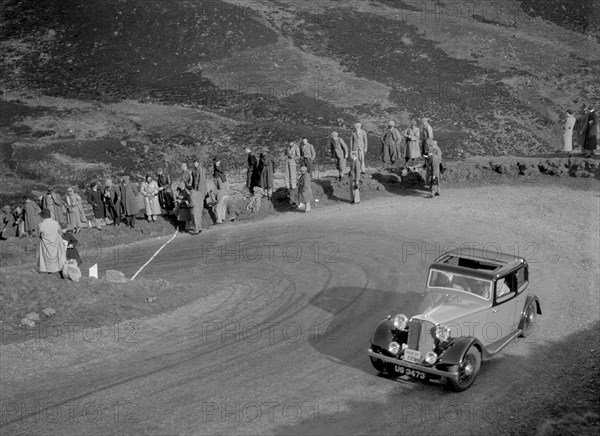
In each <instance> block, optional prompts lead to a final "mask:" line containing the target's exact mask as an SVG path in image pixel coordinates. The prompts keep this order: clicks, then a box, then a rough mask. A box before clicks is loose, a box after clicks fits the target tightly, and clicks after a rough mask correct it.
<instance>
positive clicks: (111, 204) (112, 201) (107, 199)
mask: <svg viewBox="0 0 600 436" xmlns="http://www.w3.org/2000/svg"><path fill="white" fill-rule="evenodd" d="M103 200H104V211H105V215H106V218H107V220H106V224H111V223H112V225H113V227H117V226H118V225H119V214H118V213H117V207H116V204H117V203H118V202H119V194H118V191H117V189H116V188H115V186H114V185H113V182H112V179H108V180H106V186H105V187H104V192H103Z"/></svg>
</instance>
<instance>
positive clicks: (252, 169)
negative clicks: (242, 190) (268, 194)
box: [246, 148, 260, 194]
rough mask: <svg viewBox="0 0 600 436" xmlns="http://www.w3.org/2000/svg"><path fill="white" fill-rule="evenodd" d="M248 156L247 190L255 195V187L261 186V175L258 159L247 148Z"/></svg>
mask: <svg viewBox="0 0 600 436" xmlns="http://www.w3.org/2000/svg"><path fill="white" fill-rule="evenodd" d="M246 154H248V169H247V170H246V188H248V189H249V190H250V193H251V194H254V187H255V186H258V185H259V184H260V173H259V172H258V159H257V158H256V155H255V154H254V153H253V152H252V150H251V149H250V148H246Z"/></svg>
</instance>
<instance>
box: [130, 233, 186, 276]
mask: <svg viewBox="0 0 600 436" xmlns="http://www.w3.org/2000/svg"><path fill="white" fill-rule="evenodd" d="M176 236H177V230H175V233H173V236H172V237H171V239H169V240H168V241H167V242H165V243H164V244H162V246H161V247H160V248H159V249H158V250H156V253H154V254H153V255H152V257H151V258H150V259H148V262H146V263H145V264H143V265H142V267H141V268H140V269H138V271H137V272H136V273H135V274H134V275H133V277H132V278H131V280H133V279H135V278H136V277H137V275H138V274H139V273H141V272H142V270H143V269H144V268H146V266H147V265H148V264H149V263H150V262H152V259H154V258H155V257H156V255H157V254H158V253H160V251H161V250H162V249H163V248H165V247H166V246H167V244H168V243H169V242H171V241H172V240H173V239H175V237H176Z"/></svg>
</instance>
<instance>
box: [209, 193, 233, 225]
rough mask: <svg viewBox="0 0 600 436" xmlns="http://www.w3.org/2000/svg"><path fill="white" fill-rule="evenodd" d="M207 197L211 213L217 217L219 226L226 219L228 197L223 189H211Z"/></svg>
mask: <svg viewBox="0 0 600 436" xmlns="http://www.w3.org/2000/svg"><path fill="white" fill-rule="evenodd" d="M208 195H209V200H208V201H209V203H210V205H211V206H212V209H213V213H214V214H215V216H216V217H217V224H221V223H222V222H223V221H225V220H226V219H227V201H228V200H229V195H227V192H226V191H225V190H223V189H213V190H211V191H210V192H209V194H208Z"/></svg>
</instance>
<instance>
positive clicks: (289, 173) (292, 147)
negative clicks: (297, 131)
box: [284, 142, 301, 189]
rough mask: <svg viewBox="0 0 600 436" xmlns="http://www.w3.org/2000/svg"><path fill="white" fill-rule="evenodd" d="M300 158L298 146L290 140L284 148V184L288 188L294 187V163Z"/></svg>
mask: <svg viewBox="0 0 600 436" xmlns="http://www.w3.org/2000/svg"><path fill="white" fill-rule="evenodd" d="M300 158H301V155H300V147H298V144H296V143H295V142H290V143H289V144H288V145H287V147H286V148H285V168H284V170H285V174H284V178H285V186H286V187H287V188H288V189H296V180H297V179H298V173H297V172H296V164H297V162H298V160H299V159H300Z"/></svg>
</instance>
